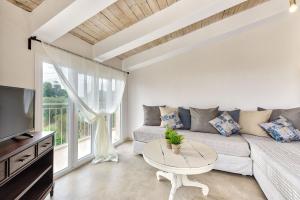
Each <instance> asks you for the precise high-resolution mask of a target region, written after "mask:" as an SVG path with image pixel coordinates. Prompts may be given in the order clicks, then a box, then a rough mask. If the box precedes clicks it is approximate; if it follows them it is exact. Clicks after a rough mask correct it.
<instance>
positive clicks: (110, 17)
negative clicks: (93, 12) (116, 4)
mask: <svg viewBox="0 0 300 200" xmlns="http://www.w3.org/2000/svg"><path fill="white" fill-rule="evenodd" d="M102 14H103V15H104V16H105V17H106V18H107V19H108V20H109V21H111V23H113V24H114V25H115V26H116V27H118V29H119V30H122V29H123V28H124V25H123V24H122V23H121V22H120V21H119V19H118V18H116V17H115V15H114V14H113V13H111V12H110V10H109V9H104V10H103V11H102Z"/></svg>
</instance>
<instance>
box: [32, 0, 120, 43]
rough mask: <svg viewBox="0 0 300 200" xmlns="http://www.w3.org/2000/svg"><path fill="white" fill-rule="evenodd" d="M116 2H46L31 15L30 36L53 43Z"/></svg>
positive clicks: (105, 0) (110, 0) (96, 0)
mask: <svg viewBox="0 0 300 200" xmlns="http://www.w3.org/2000/svg"><path fill="white" fill-rule="evenodd" d="M116 1H117V0H46V1H44V2H43V3H42V4H41V5H40V6H38V7H37V8H36V9H35V10H33V12H32V13H31V32H32V34H31V35H35V36H37V37H38V38H39V39H42V40H44V41H46V42H53V41H54V40H56V39H58V38H59V37H61V36H63V35H64V34H66V33H67V32H69V31H70V30H72V29H73V28H75V27H76V26H78V25H80V24H81V23H83V22H84V21H86V20H87V19H89V18H91V17H93V16H94V15H96V14H97V13H98V12H100V11H101V10H103V9H105V8H106V7H108V6H109V5H111V4H113V3H115V2H116Z"/></svg>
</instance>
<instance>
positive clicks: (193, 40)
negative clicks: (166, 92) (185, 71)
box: [123, 0, 289, 71]
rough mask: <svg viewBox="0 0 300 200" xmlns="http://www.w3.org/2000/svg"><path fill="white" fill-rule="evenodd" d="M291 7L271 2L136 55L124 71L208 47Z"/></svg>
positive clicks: (129, 59)
mask: <svg viewBox="0 0 300 200" xmlns="http://www.w3.org/2000/svg"><path fill="white" fill-rule="evenodd" d="M288 7H289V4H288V1H285V0H271V1H268V2H266V3H263V4H261V5H258V6H256V7H254V8H252V9H249V10H246V11H244V12H241V13H239V14H236V15H233V16H231V17H228V18H226V19H224V20H221V21H219V22H216V23H213V24H211V25H209V26H207V27H204V28H202V29H199V30H196V31H193V32H191V33H189V34H186V35H184V36H182V37H179V38H176V39H174V40H171V41H169V42H167V43H164V44H162V45H159V46H156V47H154V48H151V49H149V50H146V51H143V52H141V53H139V54H136V55H133V56H131V57H129V58H127V59H125V60H124V61H123V69H124V70H126V71H133V70H136V69H139V68H142V67H147V66H149V65H151V64H154V63H157V62H160V61H163V60H166V59H169V58H171V57H174V56H176V55H178V54H181V53H185V52H187V51H189V50H191V49H194V48H196V47H199V46H200V45H203V44H205V42H207V41H211V40H213V39H216V38H220V37H221V36H224V35H227V34H229V33H232V32H234V31H237V30H240V29H241V28H244V27H247V26H249V25H252V24H254V23H257V22H259V21H261V20H263V19H266V18H269V17H271V16H274V15H276V14H279V13H282V12H284V11H287V10H288Z"/></svg>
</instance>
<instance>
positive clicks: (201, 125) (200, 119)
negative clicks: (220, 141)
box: [190, 107, 219, 134]
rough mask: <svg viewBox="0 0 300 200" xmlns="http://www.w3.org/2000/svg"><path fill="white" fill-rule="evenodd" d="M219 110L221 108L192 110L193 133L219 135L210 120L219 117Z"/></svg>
mask: <svg viewBox="0 0 300 200" xmlns="http://www.w3.org/2000/svg"><path fill="white" fill-rule="evenodd" d="M218 108H219V107H217V108H209V109H198V108H190V112H191V131H196V132H204V133H216V134H218V131H217V129H215V128H214V127H213V126H212V125H211V124H210V123H209V121H210V120H212V119H215V118H216V117H217V116H218V113H219V111H218Z"/></svg>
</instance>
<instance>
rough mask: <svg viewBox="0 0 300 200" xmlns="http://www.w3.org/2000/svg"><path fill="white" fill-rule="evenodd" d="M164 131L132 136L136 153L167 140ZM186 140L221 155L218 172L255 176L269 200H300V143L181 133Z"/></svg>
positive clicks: (142, 131)
mask: <svg viewBox="0 0 300 200" xmlns="http://www.w3.org/2000/svg"><path fill="white" fill-rule="evenodd" d="M164 131H165V129H164V128H161V127H158V126H143V127H141V128H138V129H137V130H135V131H134V133H133V138H134V142H133V144H134V145H133V150H134V153H136V154H142V153H143V146H144V145H145V144H146V143H147V142H149V141H151V140H154V139H158V138H163V137H164ZM178 132H179V133H180V134H182V135H184V136H185V138H187V139H192V140H194V141H199V142H202V143H205V144H207V145H209V146H211V147H212V148H214V149H215V150H216V151H217V153H218V160H217V162H216V165H215V169H217V170H222V171H226V172H231V173H238V174H242V175H254V177H255V179H256V180H257V182H258V184H259V185H260V187H261V188H262V190H263V192H264V193H265V195H266V197H267V198H268V199H270V200H300V143H299V142H293V143H280V142H276V141H274V140H273V139H272V138H267V137H257V136H253V135H245V134H243V135H242V136H241V135H234V136H230V137H224V136H221V135H218V134H211V133H200V132H191V131H188V130H178Z"/></svg>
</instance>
